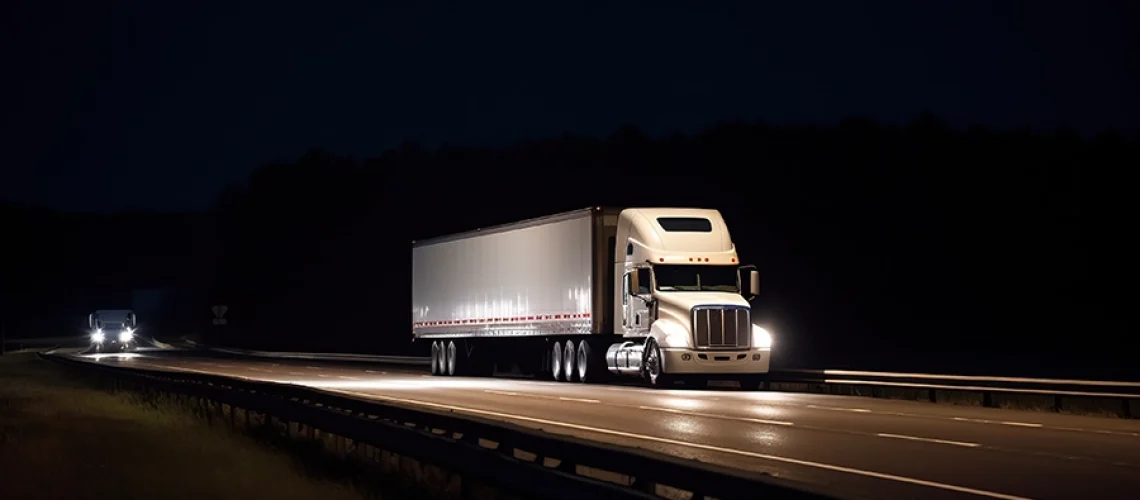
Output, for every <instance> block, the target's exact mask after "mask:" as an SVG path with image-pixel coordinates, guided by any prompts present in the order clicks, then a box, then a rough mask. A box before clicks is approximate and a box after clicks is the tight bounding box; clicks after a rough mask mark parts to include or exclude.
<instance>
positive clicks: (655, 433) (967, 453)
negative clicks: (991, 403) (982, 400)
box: [82, 351, 1140, 499]
mask: <svg viewBox="0 0 1140 500" xmlns="http://www.w3.org/2000/svg"><path fill="white" fill-rule="evenodd" d="M82 357H83V358H84V359H86V360H88V361H97V362H101V363H121V364H123V365H125V366H140V367H146V368H157V369H172V370H187V371H193V372H205V373H212V374H220V375H227V376H237V377H246V378H252V379H258V380H268V381H275V382H282V383H296V384H302V385H306V386H310V387H314V388H320V389H324V390H332V391H340V392H345V393H349V394H352V395H355V396H358V397H363V398H374V399H382V400H387V401H393V402H400V403H404V404H415V405H421V406H429V407H435V408H439V409H449V410H452V411H457V412H460V413H468V414H474V415H479V416H482V417H486V418H495V419H502V420H508V421H512V422H514V423H517V424H520V425H526V426H530V427H535V428H540V429H543V430H545V431H548V432H554V433H565V434H572V435H577V436H580V437H585V438H589V439H597V440H600V441H606V442H612V443H616V444H620V445H624V446H635V447H641V448H645V449H652V450H655V451H660V452H664V453H669V454H672V455H676V456H680V457H684V458H690V459H697V460H703V461H708V462H715V463H720V464H724V465H729V466H732V467H739V468H744V469H751V470H758V471H763V472H768V473H771V474H773V475H776V476H780V477H784V478H787V479H790V480H795V481H803V482H808V483H812V484H816V485H820V486H823V487H825V488H827V489H829V490H830V491H837V492H843V493H846V494H850V495H851V496H853V497H868V498H896V497H897V498H962V497H989V498H1009V499H1012V498H1086V497H1089V496H1093V497H1097V498H1135V497H1136V495H1137V492H1140V488H1138V487H1140V423H1137V422H1134V421H1126V420H1119V419H1107V418H1094V417H1079V416H1071V415H1059V414H1049V413H1036V412H1017V411H1009V410H997V409H987V408H967V407H955V406H948V405H934V404H928V403H918V402H908V401H887V400H875V399H867V398H851V397H842V396H827V395H811V394H791V393H765V392H744V391H722V390H653V389H647V388H637V387H623V386H616V387H615V386H594V385H582V384H565V383H554V382H542V381H532V380H519V379H504V378H495V379H478V378H444V377H431V376H428V375H425V374H423V373H422V372H413V371H403V370H401V369H399V368H375V367H362V366H358V365H357V366H353V365H338V364H328V363H316V362H310V363H306V362H295V361H290V362H272V361H266V360H247V359H232V358H202V357H196V356H190V355H185V354H182V353H177V352H170V351H163V352H140V353H137V354H135V355H131V356H117V355H100V356H90V355H86V356H82Z"/></svg>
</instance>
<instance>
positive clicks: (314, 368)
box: [305, 366, 320, 370]
mask: <svg viewBox="0 0 1140 500" xmlns="http://www.w3.org/2000/svg"><path fill="white" fill-rule="evenodd" d="M305 368H308V369H310V370H320V367H317V366H306V367H305Z"/></svg>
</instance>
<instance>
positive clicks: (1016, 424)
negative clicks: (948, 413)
mask: <svg viewBox="0 0 1140 500" xmlns="http://www.w3.org/2000/svg"><path fill="white" fill-rule="evenodd" d="M951 418H952V419H953V420H957V421H959V422H973V423H975V424H998V425H1012V426H1014V427H1031V428H1039V427H1045V425H1044V424H1034V423H1028V422H1009V421H1004V420H986V419H983V418H966V417H951Z"/></svg>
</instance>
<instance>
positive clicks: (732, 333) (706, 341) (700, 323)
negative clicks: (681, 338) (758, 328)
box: [693, 306, 752, 349]
mask: <svg viewBox="0 0 1140 500" xmlns="http://www.w3.org/2000/svg"><path fill="white" fill-rule="evenodd" d="M693 336H694V337H695V339H694V340H695V341H696V344H695V345H696V347H697V348H698V349H747V348H748V347H749V346H750V345H751V341H752V322H751V318H749V317H748V309H745V308H743V307H732V306H714V307H694V308H693Z"/></svg>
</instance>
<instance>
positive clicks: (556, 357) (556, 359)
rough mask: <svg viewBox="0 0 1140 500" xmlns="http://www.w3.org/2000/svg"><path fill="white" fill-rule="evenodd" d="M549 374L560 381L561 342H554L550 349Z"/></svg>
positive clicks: (556, 380)
mask: <svg viewBox="0 0 1140 500" xmlns="http://www.w3.org/2000/svg"><path fill="white" fill-rule="evenodd" d="M550 376H551V378H553V379H554V381H555V382H561V381H562V343H561V342H555V343H554V346H552V347H551V349H550Z"/></svg>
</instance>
